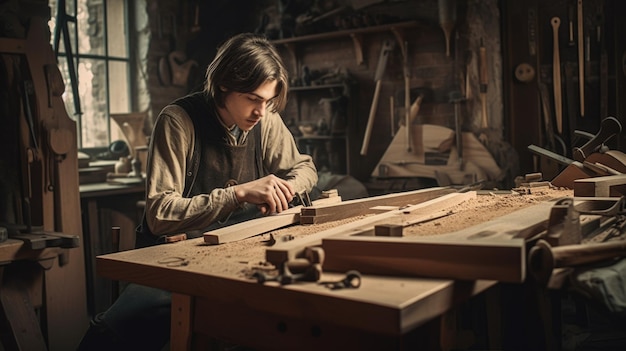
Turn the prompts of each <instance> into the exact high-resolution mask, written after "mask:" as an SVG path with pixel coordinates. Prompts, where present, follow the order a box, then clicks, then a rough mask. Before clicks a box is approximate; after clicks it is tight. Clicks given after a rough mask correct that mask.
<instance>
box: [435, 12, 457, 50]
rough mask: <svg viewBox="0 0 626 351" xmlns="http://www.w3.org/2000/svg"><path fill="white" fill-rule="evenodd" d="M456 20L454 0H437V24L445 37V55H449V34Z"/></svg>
mask: <svg viewBox="0 0 626 351" xmlns="http://www.w3.org/2000/svg"><path fill="white" fill-rule="evenodd" d="M455 21H456V0H439V25H440V26H441V29H443V34H444V35H445V37H446V56H450V35H451V34H452V30H454V22H455Z"/></svg>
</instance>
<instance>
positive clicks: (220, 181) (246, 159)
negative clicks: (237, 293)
mask: <svg viewBox="0 0 626 351" xmlns="http://www.w3.org/2000/svg"><path fill="white" fill-rule="evenodd" d="M287 90H288V77H287V71H286V69H285V67H284V65H283V63H282V60H281V58H280V56H279V55H278V53H277V52H276V49H275V48H274V47H273V46H272V45H271V43H269V42H268V41H267V40H266V39H265V38H263V37H259V36H256V35H253V34H247V33H244V34H239V35H236V36H234V37H232V38H230V39H229V40H227V41H226V43H224V44H223V45H222V46H221V47H220V48H219V49H218V51H217V54H216V57H215V59H214V60H213V62H212V63H211V64H210V65H209V67H208V69H207V72H206V85H205V88H204V90H203V91H202V92H198V93H194V94H191V95H188V96H185V97H183V98H181V99H178V100H176V101H174V102H173V103H172V104H170V105H168V106H166V107H165V108H164V109H163V110H162V112H161V113H160V115H159V116H158V118H157V120H156V123H155V126H154V129H153V132H152V137H151V139H150V146H149V152H148V161H147V165H146V167H147V168H146V174H147V184H146V208H145V215H144V220H143V223H142V225H141V226H140V227H139V228H138V230H137V246H138V247H143V246H148V245H154V244H158V243H160V242H163V241H164V239H165V237H166V236H168V235H173V234H179V233H187V235H188V236H190V237H196V236H200V235H201V234H202V233H203V232H204V231H206V230H209V229H212V228H215V227H218V226H224V225H229V224H233V223H237V222H241V221H244V220H247V219H250V218H253V217H255V216H258V215H268V214H272V213H280V212H282V211H284V210H286V209H287V208H288V207H289V203H290V202H291V201H292V199H293V198H294V195H295V194H296V192H303V191H307V192H308V191H311V190H312V188H313V186H314V185H315V184H316V182H317V171H316V169H315V165H314V164H313V161H312V159H311V157H310V156H308V155H302V154H300V153H299V152H298V149H297V147H296V144H295V142H294V139H293V136H292V135H291V133H290V132H289V130H288V129H287V127H286V126H285V124H284V123H283V121H282V119H281V117H280V115H279V114H278V112H279V111H281V110H282V109H283V108H284V106H285V104H286V101H287ZM169 305H170V295H169V293H168V292H165V291H161V290H158V289H152V288H148V287H144V286H139V285H135V284H131V285H129V286H128V287H127V288H126V289H125V290H124V291H123V293H122V294H121V295H120V297H119V298H118V299H117V300H116V302H115V303H114V304H113V306H111V308H110V309H109V310H108V311H106V312H104V313H102V314H100V315H98V316H96V318H94V320H93V321H92V325H91V327H90V330H89V331H88V332H87V334H86V335H85V337H84V338H83V342H82V343H81V348H80V349H84V350H87V349H104V348H106V349H110V347H115V348H117V349H118V350H119V349H120V348H124V347H127V348H133V347H140V348H142V349H151V348H154V349H159V347H162V346H163V344H165V343H166V342H167V340H168V339H169V323H170V313H169V312H170V311H169Z"/></svg>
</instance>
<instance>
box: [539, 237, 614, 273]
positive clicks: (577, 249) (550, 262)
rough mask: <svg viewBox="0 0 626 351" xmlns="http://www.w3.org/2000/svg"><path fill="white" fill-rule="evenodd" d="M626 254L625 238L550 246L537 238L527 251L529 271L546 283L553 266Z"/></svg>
mask: <svg viewBox="0 0 626 351" xmlns="http://www.w3.org/2000/svg"><path fill="white" fill-rule="evenodd" d="M624 255H626V240H620V241H612V242H605V243H597V244H576V245H565V246H558V247H552V246H551V245H550V244H548V242H547V241H545V240H539V241H538V242H537V244H535V245H534V246H533V247H532V249H530V253H529V258H528V259H529V261H528V263H529V271H530V272H531V273H532V274H533V276H535V278H537V280H539V281H540V282H543V283H547V282H548V281H549V279H550V276H551V275H552V272H553V270H554V268H562V267H571V266H578V265H583V264H587V263H595V262H600V261H604V260H609V259H613V258H618V257H621V256H624Z"/></svg>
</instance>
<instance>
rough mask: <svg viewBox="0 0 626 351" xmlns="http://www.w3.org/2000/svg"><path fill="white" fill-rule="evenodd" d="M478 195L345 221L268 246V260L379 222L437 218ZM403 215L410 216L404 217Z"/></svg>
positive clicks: (442, 198)
mask: <svg viewBox="0 0 626 351" xmlns="http://www.w3.org/2000/svg"><path fill="white" fill-rule="evenodd" d="M475 197H476V192H475V191H469V192H466V193H452V194H447V195H444V196H440V197H438V198H435V199H432V200H428V201H425V202H423V203H420V204H417V205H412V206H409V207H407V208H403V209H398V210H393V211H389V212H384V213H380V214H376V215H371V216H369V217H365V218H363V219H360V220H358V221H355V222H350V223H345V224H342V225H339V226H337V227H334V228H331V229H327V230H324V231H321V232H319V233H315V234H312V235H309V236H306V237H303V238H299V239H297V240H292V241H288V242H283V243H278V244H276V245H274V246H273V247H270V248H267V249H266V251H265V259H266V260H267V261H268V262H270V263H272V264H274V265H277V266H279V265H282V264H283V263H285V262H287V261H289V260H293V259H295V258H297V257H300V256H302V255H303V253H304V250H305V249H306V248H307V247H309V246H319V245H321V244H322V240H323V239H324V238H327V237H331V236H334V235H340V234H346V233H348V234H349V233H363V232H367V231H373V230H374V227H375V226H376V225H378V224H389V223H393V222H397V221H399V220H401V221H403V222H407V223H408V221H411V222H414V221H415V220H417V219H416V218H418V219H421V220H428V219H432V218H436V217H437V216H441V214H440V211H446V210H447V209H449V208H450V207H452V206H453V205H456V204H459V203H461V202H463V201H466V200H468V199H471V198H475ZM404 217H407V218H406V219H404ZM411 217H413V218H411ZM409 218H410V219H409Z"/></svg>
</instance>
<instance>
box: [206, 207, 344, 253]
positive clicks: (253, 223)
mask: <svg viewBox="0 0 626 351" xmlns="http://www.w3.org/2000/svg"><path fill="white" fill-rule="evenodd" d="M339 202H341V196H331V197H328V198H322V199H319V200H315V201H313V204H314V205H316V206H317V205H323V204H333V203H339ZM303 208H304V207H303V206H295V207H292V208H290V209H287V210H286V211H283V212H281V213H278V214H275V215H271V216H267V217H261V218H255V219H251V220H249V221H245V222H241V223H237V224H233V225H230V226H227V227H223V228H219V229H215V230H211V231H208V232H205V233H204V234H203V236H204V242H205V243H207V244H211V245H219V244H224V243H228V242H233V241H237V240H243V239H247V238H250V237H253V236H255V235H259V234H263V233H267V232H269V231H272V230H275V229H278V228H282V227H286V226H288V225H291V224H295V223H298V222H299V221H300V212H301V210H302V209H303Z"/></svg>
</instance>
